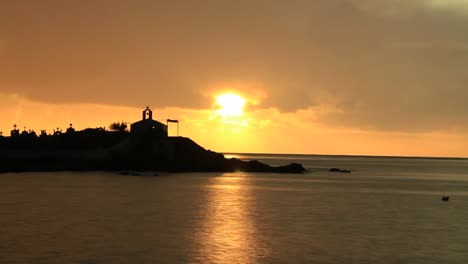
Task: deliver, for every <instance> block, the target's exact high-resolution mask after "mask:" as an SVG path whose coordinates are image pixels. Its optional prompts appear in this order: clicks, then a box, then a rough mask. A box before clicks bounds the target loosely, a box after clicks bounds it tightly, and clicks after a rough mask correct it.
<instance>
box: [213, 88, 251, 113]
mask: <svg viewBox="0 0 468 264" xmlns="http://www.w3.org/2000/svg"><path fill="white" fill-rule="evenodd" d="M216 105H218V106H219V107H220V109H218V110H217V112H218V114H220V115H222V116H240V115H242V114H243V113H244V111H243V108H244V105H245V99H244V98H242V97H240V96H239V95H237V94H232V93H227V94H221V95H219V96H217V97H216Z"/></svg>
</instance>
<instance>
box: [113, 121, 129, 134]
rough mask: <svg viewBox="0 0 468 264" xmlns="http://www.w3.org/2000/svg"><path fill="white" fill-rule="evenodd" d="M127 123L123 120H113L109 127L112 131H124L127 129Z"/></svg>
mask: <svg viewBox="0 0 468 264" xmlns="http://www.w3.org/2000/svg"><path fill="white" fill-rule="evenodd" d="M127 127H128V126H127V123H125V122H120V123H119V122H114V123H112V124H111V125H110V126H109V129H110V130H112V131H119V132H124V131H125V130H126V129H127Z"/></svg>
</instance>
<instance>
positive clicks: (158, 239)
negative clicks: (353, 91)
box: [0, 155, 468, 264]
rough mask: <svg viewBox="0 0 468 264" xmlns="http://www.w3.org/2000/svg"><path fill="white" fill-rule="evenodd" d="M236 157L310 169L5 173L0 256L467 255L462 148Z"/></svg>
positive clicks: (235, 259)
mask: <svg viewBox="0 0 468 264" xmlns="http://www.w3.org/2000/svg"><path fill="white" fill-rule="evenodd" d="M241 158H245V159H251V158H255V159H260V160H262V161H264V162H267V163H269V164H273V165H276V164H284V163H288V162H301V163H303V164H304V165H305V167H306V168H308V169H309V170H311V172H310V173H307V174H302V175H289V174H252V173H226V174H221V173H211V174H208V173H204V174H203V173H202V174H200V173H198V174H171V175H169V174H162V175H161V176H159V177H151V176H147V177H144V176H140V177H139V176H121V175H117V174H113V173H103V172H87V173H74V172H60V173H19V174H2V175H0V194H1V197H0V263H438V264H439V263H466V262H467V261H468V250H466V248H467V245H468V160H450V159H446V160H441V159H405V158H377V157H336V156H335V157H333V156H287V155H273V156H271V155H265V156H258V155H257V156H243V157H241ZM330 167H339V168H342V169H351V170H353V173H351V174H335V173H330V172H328V171H327V168H330ZM443 195H449V196H450V201H449V202H442V201H441V196H443Z"/></svg>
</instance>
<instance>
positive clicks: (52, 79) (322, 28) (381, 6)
mask: <svg viewBox="0 0 468 264" xmlns="http://www.w3.org/2000/svg"><path fill="white" fill-rule="evenodd" d="M467 32H468V0H411V1H404V0H380V1H375V0H314V1H310V0H297V1H294V0H288V1H286V0H285V1H282V0H278V1H261V0H258V1H255V0H248V1H247V0H238V1H227V0H226V1H224V0H206V1H203V0H201V1H144V0H140V1H127V0H112V1H111V0H109V1H105V0H103V1H86V0H83V1H55V0H44V1H33V0H31V1H27V0H23V1H1V3H0V131H2V132H3V134H4V135H8V134H9V132H10V130H11V129H12V126H13V124H17V125H18V127H19V128H21V129H24V128H26V129H27V130H29V129H34V130H35V131H39V130H42V129H46V130H47V131H48V132H49V133H51V132H52V131H53V129H54V128H56V127H60V128H62V129H64V128H66V127H67V126H68V125H69V124H70V123H73V126H74V127H75V128H77V129H83V128H86V127H108V126H109V124H110V123H112V122H115V121H125V122H128V123H132V122H135V121H138V120H139V119H141V111H142V110H143V109H144V108H145V107H146V106H150V107H151V108H152V109H153V111H154V113H153V116H154V118H155V119H158V120H160V121H164V120H165V119H167V118H171V119H178V120H179V121H180V135H182V136H186V137H190V138H192V139H193V140H195V141H196V142H198V143H199V144H201V145H202V146H204V147H205V148H207V149H211V150H214V151H220V152H249V153H303V154H348V155H397V156H450V157H468V104H467V103H466V102H465V101H466V98H468V74H467V68H468V34H467ZM225 93H231V94H236V95H239V96H241V97H242V98H243V100H245V102H244V104H243V108H242V113H236V114H232V115H230V114H226V113H223V112H222V111H220V110H222V108H223V106H222V105H220V104H219V103H217V98H218V96H220V95H222V94H225ZM169 132H170V134H171V135H175V133H176V130H175V127H174V125H170V127H169Z"/></svg>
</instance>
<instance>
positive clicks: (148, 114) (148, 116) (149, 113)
mask: <svg viewBox="0 0 468 264" xmlns="http://www.w3.org/2000/svg"><path fill="white" fill-rule="evenodd" d="M146 119H149V120H153V111H151V109H150V108H149V106H147V107H146V109H145V110H143V120H146Z"/></svg>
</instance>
